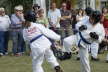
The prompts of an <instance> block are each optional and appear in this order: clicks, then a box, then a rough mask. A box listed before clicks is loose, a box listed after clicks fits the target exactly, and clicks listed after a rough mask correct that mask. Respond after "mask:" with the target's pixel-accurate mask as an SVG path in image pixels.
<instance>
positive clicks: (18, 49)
mask: <svg viewBox="0 0 108 72" xmlns="http://www.w3.org/2000/svg"><path fill="white" fill-rule="evenodd" d="M14 10H15V13H14V14H12V15H11V23H12V24H11V25H10V28H11V35H12V41H13V48H12V49H13V54H14V55H15V56H21V55H22V52H24V40H23V36H22V23H24V21H25V19H24V16H23V6H22V5H18V6H15V8H14Z"/></svg>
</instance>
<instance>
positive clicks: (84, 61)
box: [63, 20, 105, 72]
mask: <svg viewBox="0 0 108 72" xmlns="http://www.w3.org/2000/svg"><path fill="white" fill-rule="evenodd" d="M81 25H87V28H88V29H87V30H84V31H82V32H81V33H82V35H83V37H84V38H85V39H86V40H87V41H89V42H90V43H93V42H96V43H100V42H101V41H102V40H103V39H104V36H105V32H104V27H103V25H102V24H100V23H98V24H96V25H95V26H93V25H91V24H90V23H89V20H86V21H81V22H79V23H78V24H77V29H79V27H80V26H81ZM90 32H96V34H98V36H99V39H98V40H94V39H92V38H91V37H90V36H89V33H90ZM80 39H81V38H80V36H79V33H77V34H76V35H72V36H69V37H67V38H65V39H64V42H63V47H64V48H63V49H64V50H65V51H66V52H71V49H70V48H71V46H72V45H78V42H79V40H80ZM89 47H90V44H86V43H85V42H83V41H82V40H81V42H80V47H79V55H80V62H81V69H82V70H81V72H91V71H90V65H89V52H88V48H89Z"/></svg>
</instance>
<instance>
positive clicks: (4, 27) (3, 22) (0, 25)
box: [0, 15, 11, 31]
mask: <svg viewBox="0 0 108 72" xmlns="http://www.w3.org/2000/svg"><path fill="white" fill-rule="evenodd" d="M10 24H11V21H10V19H9V16H8V15H5V16H0V31H8V29H9V25H10Z"/></svg>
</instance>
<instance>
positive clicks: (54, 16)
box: [48, 3, 61, 33]
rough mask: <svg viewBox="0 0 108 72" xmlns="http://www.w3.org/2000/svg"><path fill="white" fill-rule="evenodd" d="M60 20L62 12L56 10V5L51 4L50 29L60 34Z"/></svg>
mask: <svg viewBox="0 0 108 72" xmlns="http://www.w3.org/2000/svg"><path fill="white" fill-rule="evenodd" d="M60 18H61V13H60V10H59V9H57V8H56V3H52V4H51V9H50V10H49V11H48V19H49V22H50V28H51V29H53V30H55V31H56V32H57V33H59V30H58V29H59V28H60V23H59V22H60Z"/></svg>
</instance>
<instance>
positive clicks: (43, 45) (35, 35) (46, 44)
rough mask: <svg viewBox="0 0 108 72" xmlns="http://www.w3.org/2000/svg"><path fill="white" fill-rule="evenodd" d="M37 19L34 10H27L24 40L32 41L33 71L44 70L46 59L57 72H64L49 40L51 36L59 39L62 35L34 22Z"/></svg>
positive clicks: (40, 71) (39, 71)
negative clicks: (43, 64)
mask: <svg viewBox="0 0 108 72" xmlns="http://www.w3.org/2000/svg"><path fill="white" fill-rule="evenodd" d="M35 19H36V18H35V14H34V13H33V12H27V13H26V14H25V20H26V21H25V23H24V24H23V26H24V30H23V36H24V40H25V41H28V42H29V43H30V48H31V53H32V63H33V72H44V71H43V68H42V66H41V65H42V63H43V60H44V59H46V60H47V61H48V62H49V63H51V65H52V66H53V67H54V69H55V71H56V72H63V71H62V70H61V68H60V66H59V63H58V62H57V60H56V58H55V57H54V55H53V52H52V51H51V49H50V46H51V42H50V41H49V40H48V38H51V39H54V40H56V41H59V40H60V36H59V35H57V34H56V33H55V32H53V31H51V30H49V29H47V28H45V27H44V26H43V25H41V24H36V23H33V22H35V21H36V20H35Z"/></svg>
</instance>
